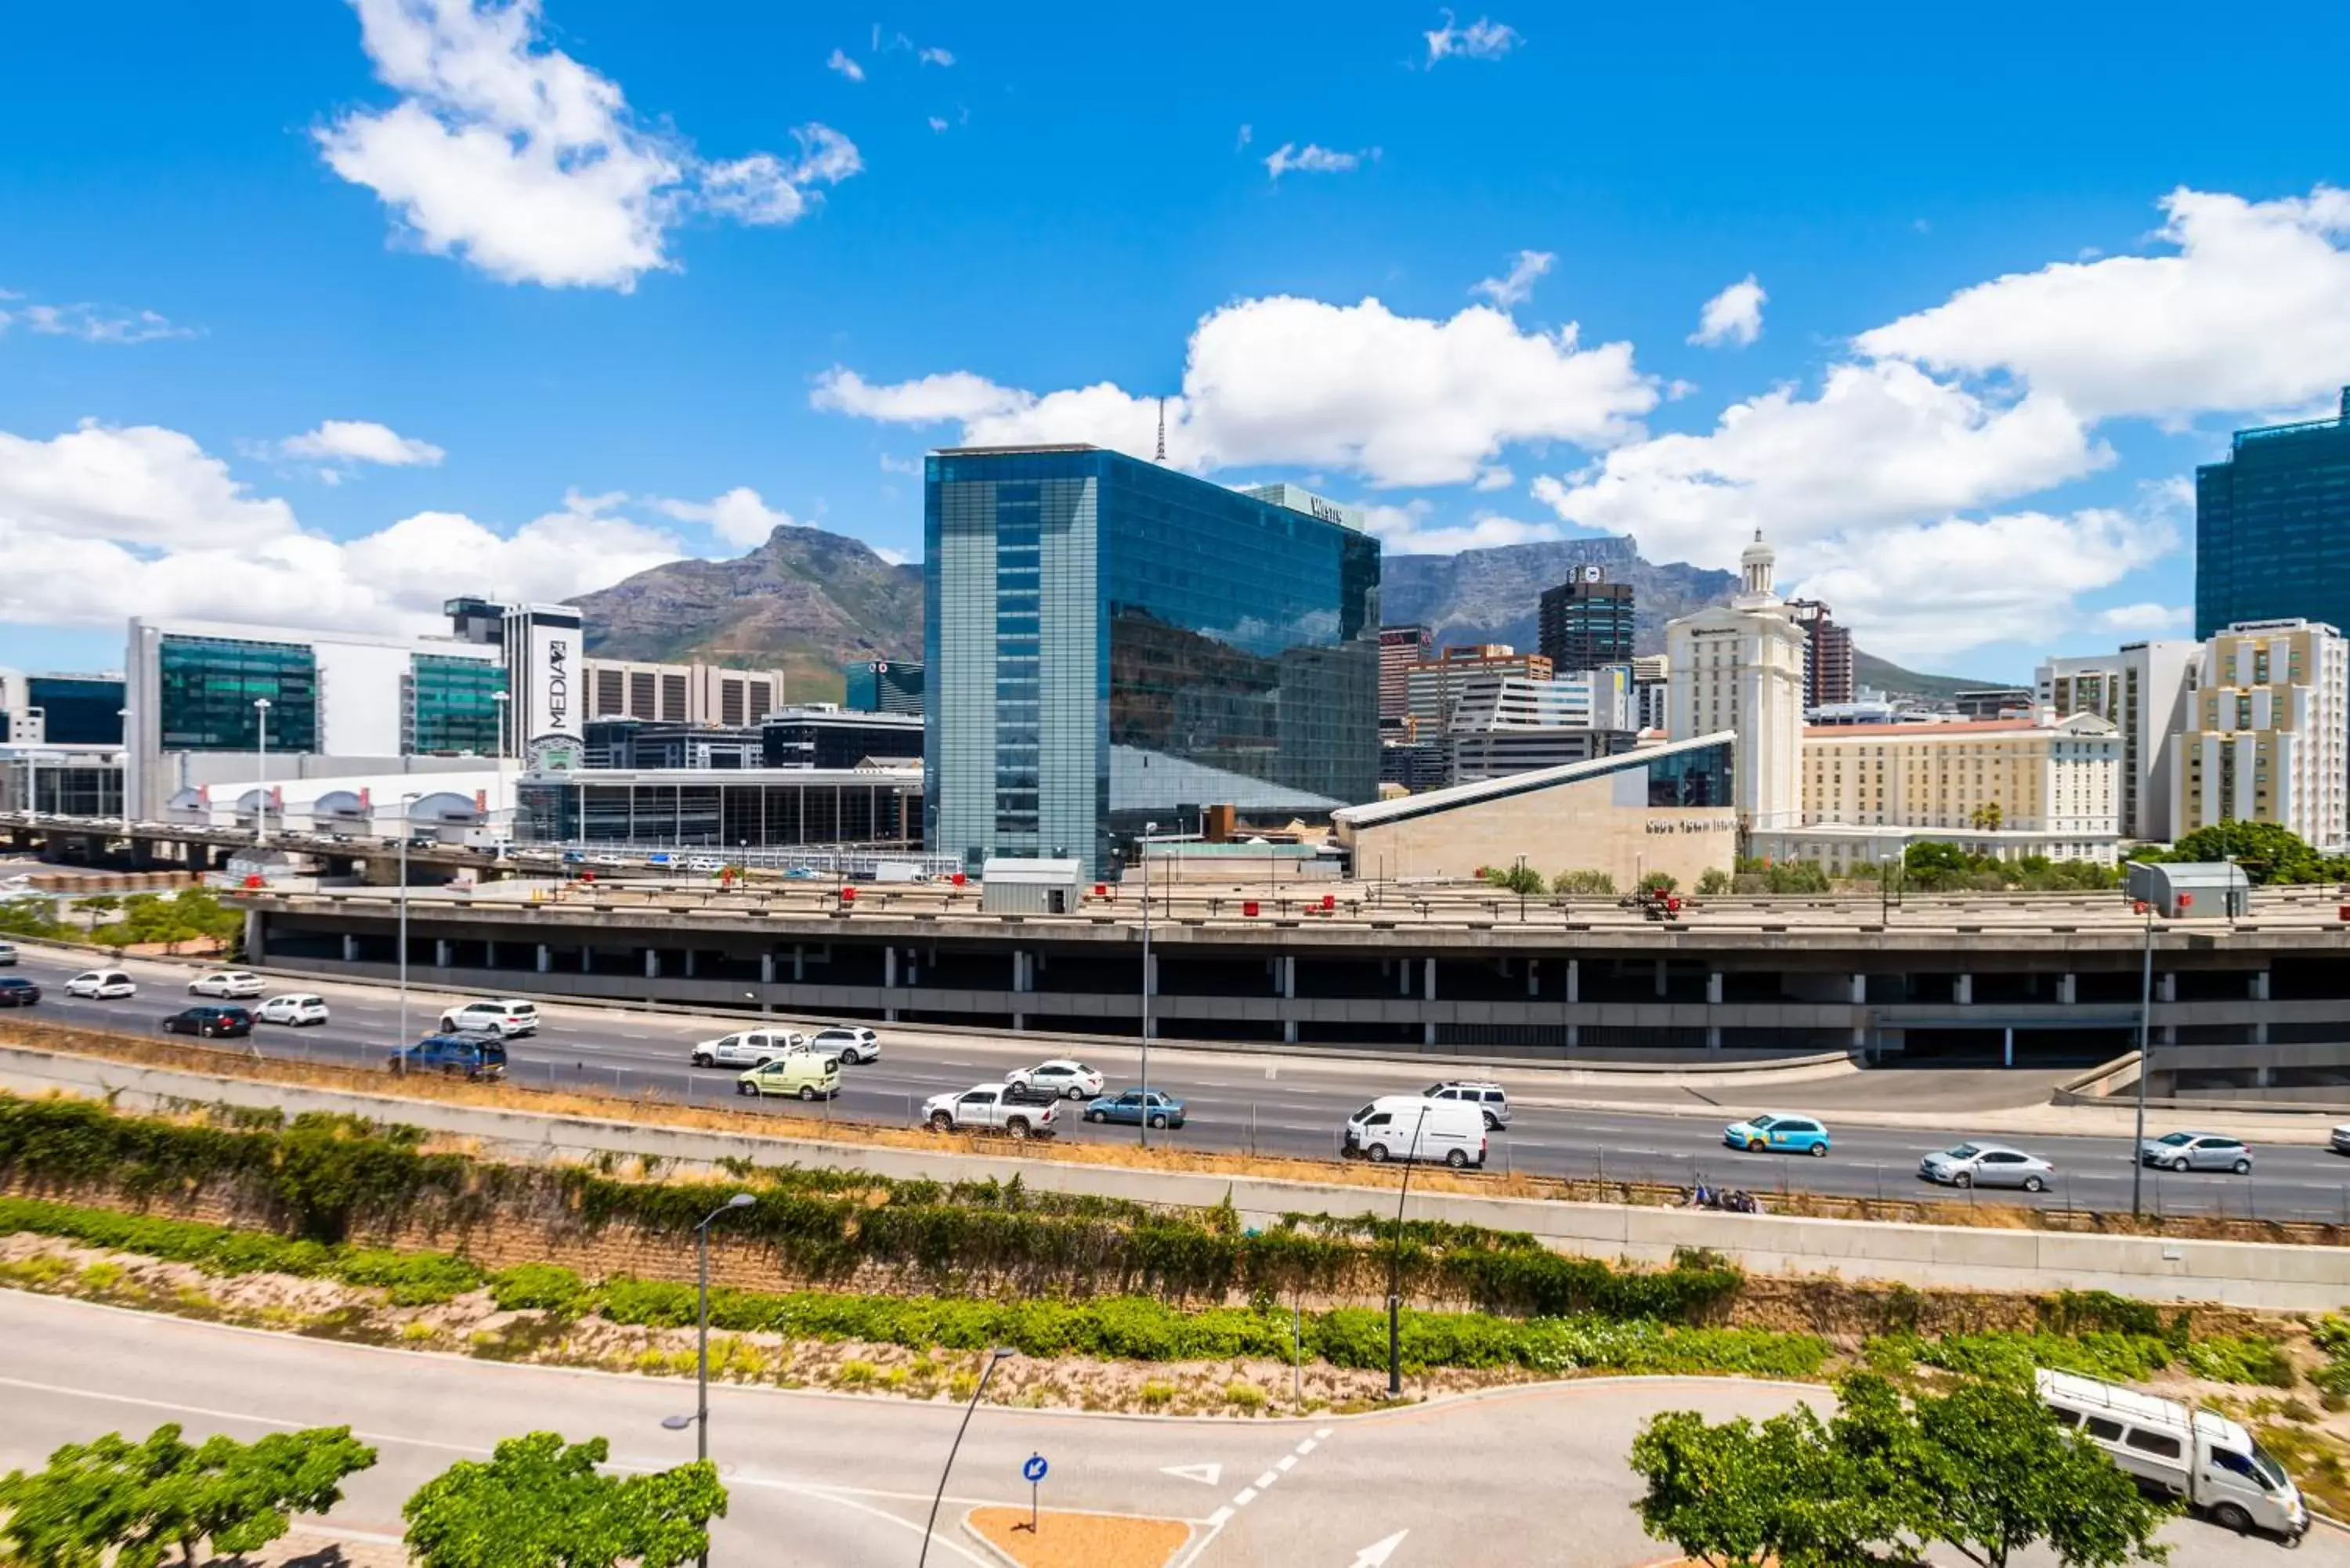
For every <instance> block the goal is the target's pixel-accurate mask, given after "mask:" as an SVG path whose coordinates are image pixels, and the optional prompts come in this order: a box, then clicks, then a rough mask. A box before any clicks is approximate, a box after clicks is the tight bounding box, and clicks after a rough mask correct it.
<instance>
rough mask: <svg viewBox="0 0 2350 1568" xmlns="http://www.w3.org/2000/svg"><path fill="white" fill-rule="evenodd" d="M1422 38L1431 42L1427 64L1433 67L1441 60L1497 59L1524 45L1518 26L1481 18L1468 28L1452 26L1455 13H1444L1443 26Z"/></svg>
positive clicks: (1424, 34)
mask: <svg viewBox="0 0 2350 1568" xmlns="http://www.w3.org/2000/svg"><path fill="white" fill-rule="evenodd" d="M1420 36H1422V37H1424V38H1426V39H1427V40H1428V64H1429V66H1430V67H1431V68H1432V67H1434V66H1435V64H1436V62H1437V61H1439V60H1448V59H1462V60H1498V59H1500V58H1501V57H1503V55H1506V54H1508V53H1509V52H1510V51H1511V50H1512V49H1513V48H1515V47H1517V46H1518V45H1519V44H1520V43H1522V42H1523V39H1521V38H1520V37H1519V36H1518V30H1517V29H1516V28H1515V27H1510V26H1503V24H1502V23H1499V22H1491V21H1487V20H1486V19H1485V18H1484V17H1482V16H1480V17H1478V18H1477V19H1476V20H1475V21H1473V22H1471V23H1470V24H1469V25H1468V26H1465V27H1461V26H1454V25H1453V18H1452V13H1451V12H1450V11H1447V12H1445V13H1444V26H1441V27H1439V28H1437V29H1436V30H1435V31H1433V32H1430V33H1423V34H1421V35H1420Z"/></svg>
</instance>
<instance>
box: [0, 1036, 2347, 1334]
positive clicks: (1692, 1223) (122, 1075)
mask: <svg viewBox="0 0 2350 1568" xmlns="http://www.w3.org/2000/svg"><path fill="white" fill-rule="evenodd" d="M0 1088H6V1089H9V1090H13V1091H15V1092H16V1093H18V1094H26V1095H39V1094H46V1093H52V1092H55V1093H63V1094H68V1095H75V1096H87V1097H100V1096H113V1098H114V1102H115V1103H116V1104H117V1105H119V1106H121V1107H122V1108H124V1109H126V1110H134V1111H137V1110H149V1109H152V1108H154V1107H156V1106H161V1105H163V1104H166V1103H168V1102H172V1101H182V1102H184V1101H196V1102H201V1103H212V1102H216V1101H218V1102H226V1103H228V1104H231V1105H239V1106H276V1107H279V1108H282V1109H284V1110H285V1111H286V1112H287V1113H288V1114H289V1115H295V1114H299V1113H301V1112H304V1111H335V1112H347V1113H351V1114H356V1115H359V1116H368V1117H371V1118H374V1119H378V1120H384V1121H400V1122H407V1123H410V1124H411V1125H414V1126H417V1127H426V1128H430V1129H432V1130H433V1131H435V1132H440V1133H444V1134H448V1135H451V1136H454V1137H467V1138H472V1139H475V1140H477V1141H478V1143H479V1145H480V1147H482V1149H483V1151H484V1153H485V1154H488V1155H490V1156H492V1157H494V1158H518V1159H534V1160H542V1159H586V1158H590V1157H592V1156H594V1155H597V1154H600V1153H605V1152H614V1153H619V1154H627V1155H649V1156H652V1157H655V1158H661V1159H665V1160H671V1161H675V1162H678V1163H681V1164H684V1165H688V1166H704V1167H707V1166H712V1165H714V1164H715V1163H716V1162H717V1161H718V1160H720V1159H723V1158H749V1159H753V1160H756V1161H758V1162H759V1163H761V1164H765V1165H805V1166H837V1167H840V1168H854V1169H858V1170H868V1171H871V1172H873V1173H875V1174H877V1175H881V1176H889V1177H899V1178H911V1177H922V1178H930V1179H936V1180H943V1181H953V1180H983V1179H987V1178H989V1177H993V1178H996V1179H999V1180H1009V1179H1011V1178H1012V1177H1014V1176H1015V1175H1016V1176H1018V1177H1019V1178H1020V1179H1021V1180H1022V1181H1023V1182H1024V1183H1025V1184H1026V1185H1028V1186H1030V1187H1040V1188H1046V1189H1054V1190H1059V1191H1070V1192H1091V1193H1098V1194H1102V1195H1105V1196H1108V1197H1116V1198H1127V1199H1137V1200H1139V1201H1142V1202H1147V1203H1170V1204H1190V1205H1195V1206H1200V1207H1206V1206H1209V1205H1212V1204H1216V1203H1221V1202H1222V1201H1223V1200H1224V1199H1225V1198H1226V1197H1227V1196H1229V1197H1230V1198H1231V1199H1232V1204H1233V1206H1234V1207H1235V1208H1237V1209H1238V1210H1240V1211H1241V1213H1242V1214H1243V1217H1244V1218H1245V1219H1246V1220H1247V1221H1248V1222H1250V1223H1253V1224H1260V1225H1261V1224H1266V1223H1269V1222H1271V1220H1273V1219H1274V1218H1275V1217H1276V1216H1278V1215H1280V1214H1283V1213H1284V1212H1304V1213H1319V1214H1331V1215H1341V1216H1350V1215H1356V1214H1361V1213H1364V1212H1366V1211H1377V1212H1379V1213H1392V1212H1394V1206H1395V1199H1394V1195H1393V1193H1392V1192H1391V1191H1381V1190H1380V1189H1376V1188H1363V1187H1348V1186H1341V1185H1336V1184H1324V1183H1316V1182H1302V1181H1282V1180H1272V1179H1259V1178H1250V1177H1240V1178H1234V1177H1228V1176H1217V1175H1206V1174H1198V1173H1192V1172H1183V1171H1149V1170H1136V1169H1127V1168H1119V1167H1116V1166H1087V1165H1070V1164H1064V1163H1061V1162H1059V1161H1055V1160H1044V1159H1030V1158H1019V1157H1017V1156H1013V1155H1009V1154H1007V1155H1003V1156H991V1155H983V1154H964V1153H960V1152H952V1151H949V1150H947V1149H943V1148H941V1149H940V1150H937V1151H931V1150H927V1149H918V1148H889V1147H868V1146H867V1145H863V1144H856V1143H847V1142H834V1141H827V1140H825V1139H822V1138H808V1137H755V1136H751V1135H745V1134H732V1133H717V1132H703V1131H699V1130H695V1129H691V1128H679V1127H647V1126H639V1125H637V1124H634V1123H629V1122H621V1121H608V1120H601V1119H598V1118H593V1117H586V1116H551V1115H546V1114H543V1113H534V1112H528V1111H505V1110H494V1109H489V1108H485V1107H480V1106H457V1105H445V1104H440V1103H436V1102H433V1101H429V1100H405V1099H395V1098H392V1097H390V1096H380V1095H368V1094H360V1093H356V1092H352V1091H347V1090H331V1089H314V1088H304V1087H300V1086H296V1085H276V1084H255V1083H247V1082H244V1081H243V1080H241V1079H235V1078H225V1077H220V1076H217V1075H210V1074H202V1073H193V1072H184V1071H179V1070H172V1069H163V1068H152V1067H140V1066H134V1065H131V1064H123V1063H115V1062H107V1061H101V1060H99V1059H96V1058H92V1057H82V1056H65V1055H57V1054H52V1053H49V1052H44V1051H37V1050H31V1049H26V1048H24V1047H16V1046H0ZM1398 1174H1399V1176H1400V1174H1401V1173H1400V1172H1399V1173H1398ZM1406 1213H1407V1214H1408V1215H1409V1217H1410V1218H1412V1219H1417V1220H1452V1221H1455V1222H1458V1223H1461V1224H1468V1225H1484V1226H1490V1227H1493V1228H1495V1229H1500V1230H1508V1231H1528V1232H1531V1233H1532V1234H1534V1235H1535V1236H1538V1237H1540V1238H1541V1239H1542V1240H1543V1241H1544V1242H1545V1243H1546V1244H1548V1245H1550V1246H1552V1247H1555V1248H1556V1249H1557V1250H1559V1251H1566V1252H1579V1253H1587V1254H1591V1255H1595V1256H1598V1257H1605V1258H1625V1259H1631V1260H1635V1261H1638V1262H1652V1263H1663V1262H1670V1261H1671V1259H1672V1255H1673V1253H1674V1251H1675V1250H1676V1249H1679V1248H1683V1247H1689V1248H1697V1247H1703V1248H1710V1249H1711V1250H1712V1251H1717V1252H1720V1253H1722V1254H1723V1255H1725V1256H1727V1257H1730V1258H1732V1259H1734V1260H1736V1261H1737V1262H1738V1263H1739V1264H1740V1266H1742V1267H1743V1268H1745V1269H1746V1270H1748V1271H1749V1272H1755V1273H1777V1272H1796V1273H1834V1274H1838V1275H1841V1276H1843V1277H1844V1278H1846V1279H1852V1280H1869V1281H1877V1282H1887V1283H1891V1282H1900V1283H1904V1284H1908V1285H1913V1286H1919V1287H1924V1286H1929V1285H1930V1286H1937V1287H1941V1288H1946V1289H1951V1288H1955V1289H1981V1290H1998V1291H2026V1292H2032V1291H2054V1290H2106V1291H2112V1292H2115V1293H2118V1294H2123V1295H2132V1296H2138V1297H2143V1298H2147V1299H2149V1300H2156V1301H2166V1302H2168V1301H2181V1302H2209V1303H2222V1304H2226V1305H2230V1306H2241V1307H2254V1308H2262V1309H2265V1310H2269V1311H2276V1312H2323V1311H2331V1310H2334V1309H2337V1308H2340V1307H2341V1306H2343V1305H2344V1304H2345V1303H2350V1248H2334V1247H2301V1246H2287V1245H2280V1244H2276V1243H2270V1242H2254V1241H2169V1240H2164V1239H2161V1238H2149V1237H2135V1236H2095V1235H2076V1234H2066V1233H2061V1232H2055V1231H1993V1230H1970V1229H1966V1228H1963V1227H1956V1226H1939V1225H1897V1224H1877V1223H1867V1222H1862V1221H1857V1220H1808V1219H1794V1218H1787V1217H1782V1216H1778V1215H1770V1214H1762V1215H1753V1214H1718V1213H1711V1212H1707V1211H1702V1210H1679V1209H1642V1208H1633V1207H1628V1206H1623V1205H1616V1204H1596V1203H1560V1202H1550V1201H1545V1200H1541V1199H1519V1198H1502V1197H1492V1198H1487V1197H1480V1196H1476V1195H1473V1194H1461V1193H1451V1192H1425V1191H1415V1192H1413V1193H1412V1195H1411V1197H1410V1199H1409V1206H1408V1208H1407V1210H1406Z"/></svg>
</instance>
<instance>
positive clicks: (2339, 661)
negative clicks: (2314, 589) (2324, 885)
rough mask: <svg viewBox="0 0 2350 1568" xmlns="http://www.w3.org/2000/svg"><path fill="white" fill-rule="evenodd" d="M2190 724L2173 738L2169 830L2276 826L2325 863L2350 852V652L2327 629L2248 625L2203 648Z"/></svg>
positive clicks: (2293, 622)
mask: <svg viewBox="0 0 2350 1568" xmlns="http://www.w3.org/2000/svg"><path fill="white" fill-rule="evenodd" d="M2191 704H2192V706H2191V715H2192V716H2191V718H2190V719H2189V722H2188V724H2187V726H2186V728H2185V729H2183V730H2182V731H2181V732H2179V733H2178V734H2176V735H2174V736H2173V737H2172V738H2171V742H2170V745H2171V763H2170V798H2171V825H2172V827H2173V829H2174V830H2175V832H2176V833H2178V834H2179V835H2185V834H2189V833H2192V832H2194V831H2195V830H2196V829H2197V828H2199V827H2210V826H2215V825H2217V824H2220V823H2223V822H2273V823H2278V824H2281V825H2282V826H2285V827H2287V828H2290V829H2291V830H2292V831H2293V832H2294V833H2296V834H2298V835H2300V836H2301V837H2302V838H2303V839H2304V840H2306V841H2307V842H2308V843H2310V844H2313V845H2315V846H2317V847H2318V848H2319V849H2321V850H2324V852H2326V853H2328V854H2335V853H2339V852H2340V851H2341V850H2342V849H2343V848H2344V847H2345V845H2350V804H2345V802H2350V796H2345V790H2350V643H2345V641H2344V640H2343V637H2342V633H2341V632H2339V631H2337V630H2335V629H2334V628H2333V627H2331V626H2328V625H2326V624H2324V622H2322V621H2311V620H2302V619H2298V618H2294V619H2290V620H2266V621H2239V622H2237V623H2235V624H2234V625H2232V626H2229V627H2227V628H2224V629H2222V630H2221V631H2220V632H2219V633H2218V634H2217V635H2215V636H2213V637H2212V638H2211V639H2210V641H2208V642H2206V643H2205V644H2204V645H2203V668H2202V670H2201V673H2200V677H2199V680H2198V681H2197V689H2196V691H2195V692H2194V694H2193V696H2192V698H2191Z"/></svg>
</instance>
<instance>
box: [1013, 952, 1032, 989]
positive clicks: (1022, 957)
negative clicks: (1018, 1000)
mask: <svg viewBox="0 0 2350 1568" xmlns="http://www.w3.org/2000/svg"><path fill="white" fill-rule="evenodd" d="M1012 989H1013V991H1014V992H1023V991H1025V990H1027V989H1028V955H1027V954H1026V953H1024V952H1022V951H1021V950H1019V949H1018V948H1014V949H1013V950H1012Z"/></svg>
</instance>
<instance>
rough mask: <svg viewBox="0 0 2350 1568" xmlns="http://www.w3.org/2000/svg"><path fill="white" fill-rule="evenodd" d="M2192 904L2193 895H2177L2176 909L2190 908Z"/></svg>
mask: <svg viewBox="0 0 2350 1568" xmlns="http://www.w3.org/2000/svg"><path fill="white" fill-rule="evenodd" d="M2194 902H2195V895H2194V894H2192V893H2181V894H2179V895H2178V907H2179V908H2180V909H2187V908H2189V907H2190V906H2191V905H2193V904H2194Z"/></svg>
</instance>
